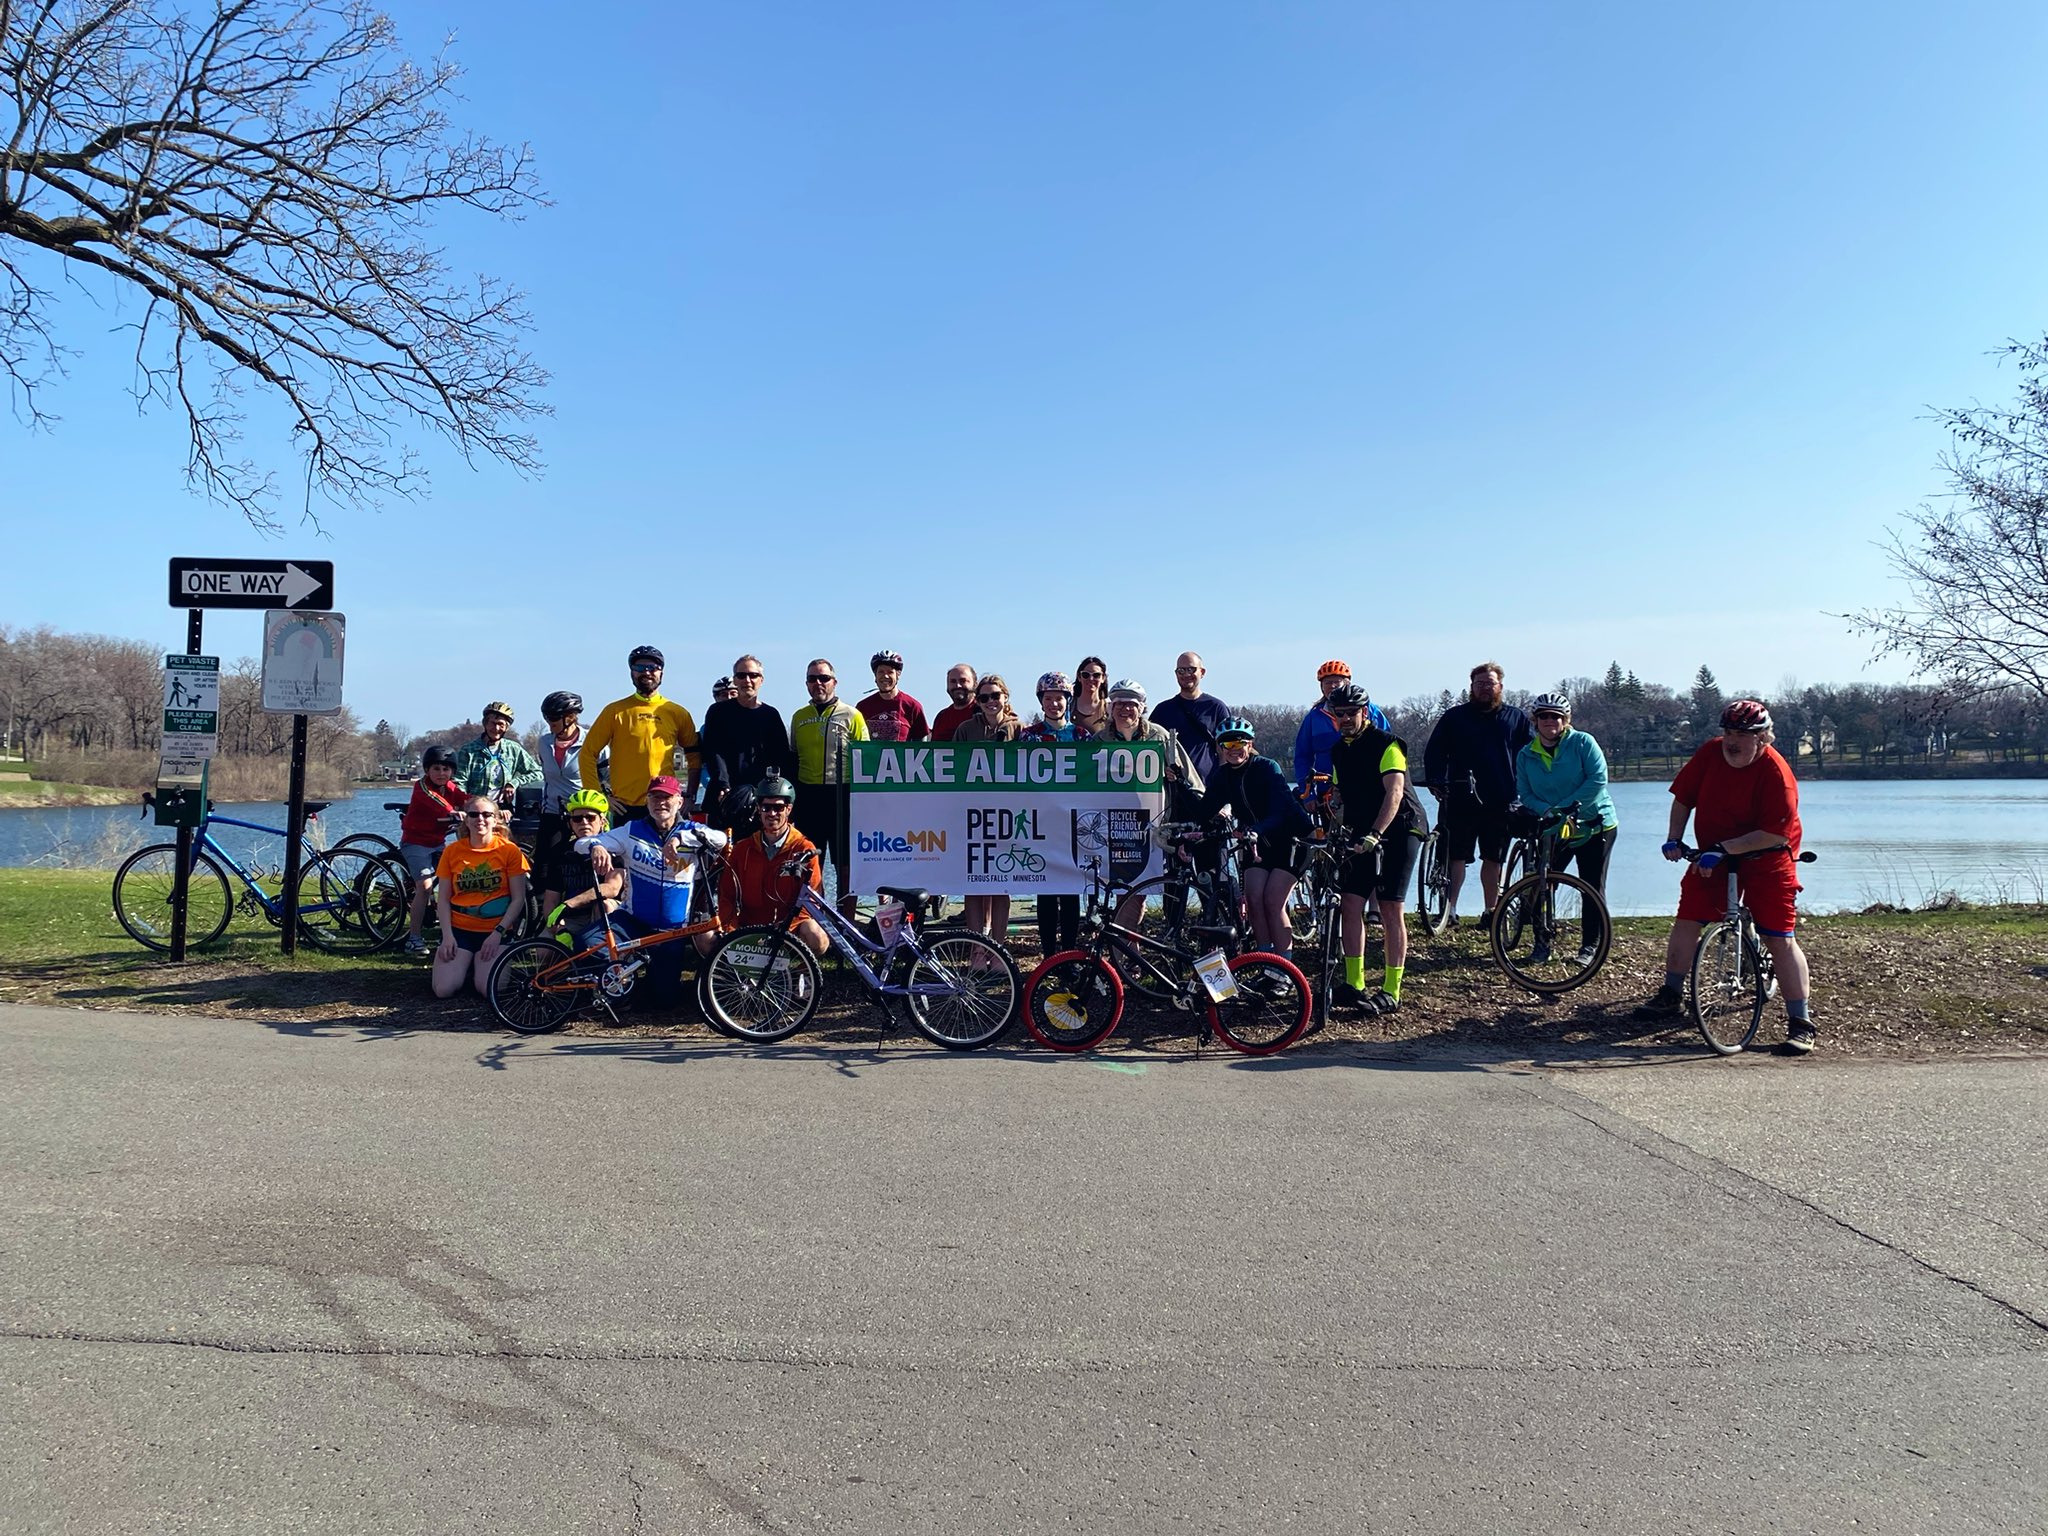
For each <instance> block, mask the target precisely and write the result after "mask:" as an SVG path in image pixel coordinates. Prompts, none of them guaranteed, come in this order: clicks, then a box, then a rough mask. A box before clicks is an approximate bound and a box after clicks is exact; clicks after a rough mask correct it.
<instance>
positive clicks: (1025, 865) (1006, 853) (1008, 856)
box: [989, 846, 1045, 875]
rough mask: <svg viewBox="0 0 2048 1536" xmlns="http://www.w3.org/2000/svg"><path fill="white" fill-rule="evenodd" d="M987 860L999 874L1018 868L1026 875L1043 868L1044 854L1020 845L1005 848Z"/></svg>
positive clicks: (1040, 871)
mask: <svg viewBox="0 0 2048 1536" xmlns="http://www.w3.org/2000/svg"><path fill="white" fill-rule="evenodd" d="M989 862H990V867H991V868H993V869H994V870H995V872H996V873H997V874H999V875H1008V874H1014V873H1015V872H1016V871H1018V870H1020V869H1021V870H1023V871H1024V872H1025V873H1026V874H1027V875H1036V874H1040V873H1042V872H1043V871H1044V869H1045V855H1044V854H1042V853H1039V852H1037V851H1036V850H1035V849H1032V848H1027V847H1022V846H1017V847H1011V848H1006V849H1004V850H1003V851H1002V852H1001V853H999V854H997V855H996V856H995V858H993V859H992V860H990V861H989Z"/></svg>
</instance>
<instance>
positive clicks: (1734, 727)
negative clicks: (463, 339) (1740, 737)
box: [1721, 699, 1771, 736]
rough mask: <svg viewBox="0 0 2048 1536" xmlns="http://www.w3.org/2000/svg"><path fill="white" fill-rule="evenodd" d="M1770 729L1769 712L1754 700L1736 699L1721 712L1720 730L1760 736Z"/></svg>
mask: <svg viewBox="0 0 2048 1536" xmlns="http://www.w3.org/2000/svg"><path fill="white" fill-rule="evenodd" d="M1770 728H1771V712H1770V711H1769V710H1768V709H1765V708H1764V707H1763V704H1762V703H1761V702H1760V701H1758V700H1756V699H1737V700H1736V701H1735V702H1734V703H1732V704H1730V705H1729V706H1728V707H1727V708H1726V709H1724V710H1722V711H1721V729H1722V730H1724V731H1740V732H1742V733H1743V734H1745V735H1749V736H1760V735H1762V734H1763V733H1764V732H1765V731H1768V730H1769V729H1770Z"/></svg>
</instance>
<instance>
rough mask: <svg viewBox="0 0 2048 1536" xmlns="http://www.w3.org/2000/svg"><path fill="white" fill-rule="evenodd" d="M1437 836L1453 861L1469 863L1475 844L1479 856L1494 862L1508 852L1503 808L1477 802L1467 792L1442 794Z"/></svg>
mask: <svg viewBox="0 0 2048 1536" xmlns="http://www.w3.org/2000/svg"><path fill="white" fill-rule="evenodd" d="M1437 836H1438V837H1440V838H1441V839H1443V845H1444V857H1445V858H1446V859H1448V860H1450V861H1451V862H1452V863H1453V864H1470V863H1471V862H1472V853H1473V849H1474V847H1475V845H1476V847H1477V849H1478V852H1479V857H1480V858H1482V859H1485V860H1487V861H1488V862H1490V863H1494V864H1498V863H1500V862H1501V861H1502V860H1503V859H1505V858H1506V857H1507V856H1508V813H1507V808H1506V807H1505V806H1502V807H1500V808H1498V809H1496V808H1495V807H1492V806H1486V805H1481V804H1480V803H1479V802H1478V801H1477V800H1474V799H1473V798H1472V797H1471V796H1470V795H1465V794H1452V795H1446V796H1444V802H1443V814H1442V815H1441V816H1439V817H1438V819H1437Z"/></svg>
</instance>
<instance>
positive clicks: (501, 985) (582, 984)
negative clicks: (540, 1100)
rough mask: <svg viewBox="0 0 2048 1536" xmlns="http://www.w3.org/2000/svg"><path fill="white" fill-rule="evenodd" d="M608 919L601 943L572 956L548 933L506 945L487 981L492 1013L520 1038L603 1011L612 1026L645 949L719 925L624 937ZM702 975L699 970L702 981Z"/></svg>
mask: <svg viewBox="0 0 2048 1536" xmlns="http://www.w3.org/2000/svg"><path fill="white" fill-rule="evenodd" d="M558 910H559V909H558ZM611 919H612V915H611V914H610V913H606V914H605V916H604V919H603V934H602V937H601V940H600V942H598V943H596V944H592V945H589V946H587V947H586V948H583V949H578V950H573V952H572V946H571V945H569V944H568V943H567V942H565V941H564V940H561V939H557V938H551V937H548V936H546V935H542V936H540V937H538V938H531V939H521V940H520V941H519V942H518V943H516V944H512V945H508V946H507V947H506V948H505V949H504V950H503V951H502V952H501V953H500V954H499V955H498V958H497V961H496V963H495V964H493V965H492V967H491V977H490V982H489V987H490V994H491V1011H492V1012H493V1013H495V1014H496V1015H497V1016H498V1019H499V1022H500V1023H502V1024H504V1026H505V1027H506V1028H507V1029H511V1030H514V1031H517V1032H518V1033H519V1034H522V1035H544V1034H547V1033H549V1032H550V1031H553V1030H557V1029H560V1028H562V1026H563V1025H565V1024H567V1023H568V1022H569V1021H570V1020H571V1019H572V1018H574V1017H575V1016H576V1015H577V1014H579V1013H582V1012H585V1011H587V1010H589V1009H591V1008H597V1007H601V1008H603V1009H604V1011H605V1012H606V1014H608V1015H609V1016H610V1018H611V1021H612V1022H613V1023H614V1024H616V1023H618V1022H619V1015H618V1010H617V1007H616V1006H615V1005H616V1004H619V1003H622V1002H624V1001H626V999H627V998H629V997H631V996H632V995H633V988H634V985H635V984H636V983H637V982H638V981H639V980H640V977H641V976H642V974H644V973H645V971H646V970H647V965H648V957H647V951H649V950H651V949H654V948H656V947H658V946H660V945H663V944H669V943H673V942H675V941H676V940H678V939H687V938H693V937H695V936H696V935H697V934H700V933H710V932H711V931H712V930H714V929H715V928H717V927H718V919H717V918H716V917H707V918H700V919H698V920H697V921H695V922H689V923H684V924H683V925H682V926H681V927H679V928H664V929H662V930H661V931H660V932H659V933H647V934H642V935H641V936H640V937H639V938H635V939H622V938H620V937H619V936H618V934H617V933H616V932H615V931H614V930H613V928H612V920H611ZM702 976H703V968H702V967H701V966H700V967H699V969H698V977H699V979H700V980H701V979H702Z"/></svg>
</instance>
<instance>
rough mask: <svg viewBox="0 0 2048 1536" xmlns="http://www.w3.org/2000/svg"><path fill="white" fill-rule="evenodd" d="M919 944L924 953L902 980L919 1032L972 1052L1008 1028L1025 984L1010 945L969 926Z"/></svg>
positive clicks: (935, 1041) (935, 1042) (952, 1047)
mask: <svg viewBox="0 0 2048 1536" xmlns="http://www.w3.org/2000/svg"><path fill="white" fill-rule="evenodd" d="M918 944H919V948H920V950H921V951H922V952H921V953H920V954H919V955H918V956H917V958H916V959H915V960H913V961H912V962H911V965H910V972H909V974H908V975H907V976H905V977H904V978H903V982H904V985H905V986H906V987H908V988H909V989H910V990H909V995H908V996H907V997H906V998H905V999H904V1001H905V1002H906V1003H907V1004H908V1005H909V1013H910V1022H911V1024H912V1025H914V1026H915V1027H916V1029H917V1032H918V1033H919V1034H921V1035H923V1036H924V1037H925V1039H927V1040H929V1041H931V1043H932V1044H933V1045H942V1046H944V1047H945V1048H946V1049H947V1050H949V1051H974V1050H979V1049H980V1048H981V1047H983V1046H985V1045H988V1044H990V1043H991V1042H993V1041H994V1040H996V1039H997V1038H998V1037H999V1036H1000V1035H1001V1034H1002V1033H1003V1031H1004V1030H1006V1029H1008V1028H1009V1027H1010V1021H1011V1020H1012V1019H1014V1018H1016V1017H1017V998H1018V993H1019V992H1020V991H1022V985H1021V983H1020V982H1019V981H1018V978H1017V964H1016V962H1015V961H1014V960H1012V959H1011V958H1010V952H1009V951H1008V950H1006V949H1005V948H1003V946H1002V945H1000V944H998V943H996V941H995V940H993V939H990V938H985V937H983V936H982V935H981V934H978V933H971V932H969V931H967V930H965V929H958V930H954V929H941V930H940V931H939V932H938V933H937V934H935V935H932V936H930V937H926V938H921V939H919V940H918ZM921 987H923V988H944V989H945V990H944V991H920V990H919V988H921Z"/></svg>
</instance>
